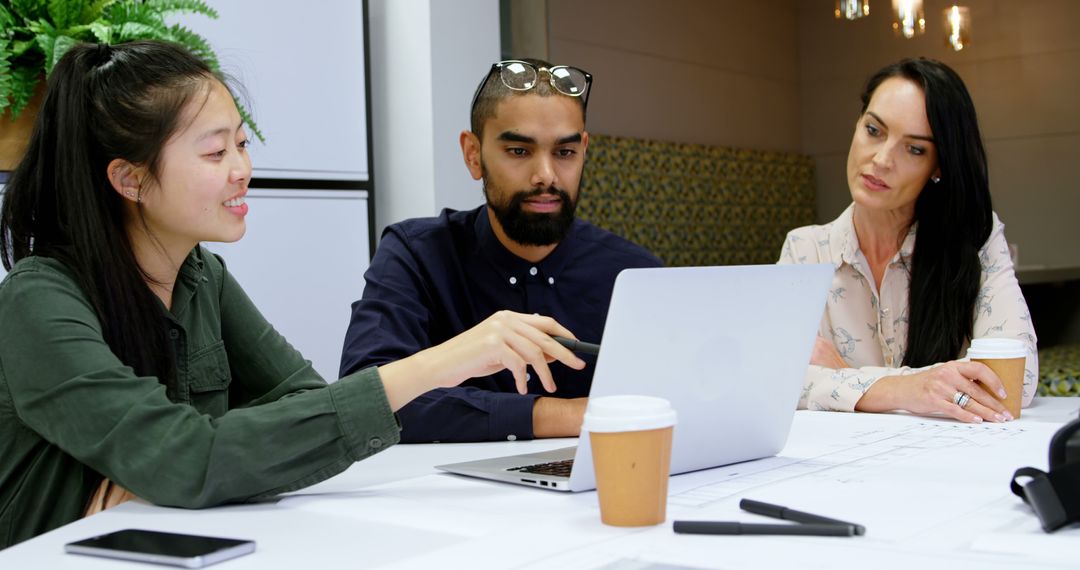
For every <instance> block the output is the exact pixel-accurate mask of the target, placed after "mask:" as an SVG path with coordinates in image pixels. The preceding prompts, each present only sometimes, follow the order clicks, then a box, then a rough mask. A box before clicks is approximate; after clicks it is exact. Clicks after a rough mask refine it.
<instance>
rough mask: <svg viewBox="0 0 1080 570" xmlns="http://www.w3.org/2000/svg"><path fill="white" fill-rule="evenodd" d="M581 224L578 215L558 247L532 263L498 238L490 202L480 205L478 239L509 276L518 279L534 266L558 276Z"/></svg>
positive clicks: (490, 256)
mask: <svg viewBox="0 0 1080 570" xmlns="http://www.w3.org/2000/svg"><path fill="white" fill-rule="evenodd" d="M580 224H581V222H580V221H578V220H576V219H575V220H574V222H573V223H572V224H570V228H569V229H568V230H567V231H566V235H565V236H563V239H562V240H560V241H559V244H558V245H557V246H556V247H555V249H553V250H552V251H551V253H549V254H548V255H547V257H545V258H544V259H541V260H540V261H537V262H535V263H533V262H530V261H528V260H525V259H522V258H520V257H518V256H516V255H514V254H513V253H511V252H510V250H509V249H506V246H504V245H503V244H502V242H500V241H499V237H498V236H497V235H495V229H494V228H492V227H491V220H490V219H489V218H488V208H487V206H481V207H480V209H479V211H478V212H477V216H476V223H475V231H476V241H477V243H478V244H479V247H480V250H481V252H482V254H483V255H484V256H485V257H487V258H488V259H489V260H490V261H491V262H492V263H493V265H494V266H495V269H496V270H497V271H498V272H499V273H500V274H503V276H504V277H505V278H506V279H508V280H509V278H510V277H515V278H516V279H519V278H520V277H521V276H522V275H524V274H526V273H528V272H529V271H530V270H531V269H532V268H533V267H536V268H538V270H539V271H541V272H543V274H544V275H546V276H549V277H557V275H558V273H559V272H560V271H561V270H562V267H563V265H564V264H565V262H566V259H567V258H568V257H569V255H570V252H571V250H572V249H573V245H572V242H573V241H574V236H575V234H576V233H577V229H578V226H579V225H580Z"/></svg>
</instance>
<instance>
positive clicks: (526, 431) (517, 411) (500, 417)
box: [488, 393, 539, 441]
mask: <svg viewBox="0 0 1080 570" xmlns="http://www.w3.org/2000/svg"><path fill="white" fill-rule="evenodd" d="M491 396H492V399H491V408H490V410H491V412H490V413H491V416H490V421H489V423H488V439H489V440H491V441H506V440H510V441H514V440H517V439H532V438H533V425H532V413H533V406H534V405H535V404H536V399H537V398H538V397H539V396H538V395H537V394H525V395H522V394H512V393H511V394H507V393H493V394H492V395H491Z"/></svg>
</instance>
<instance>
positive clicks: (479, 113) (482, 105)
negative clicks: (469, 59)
mask: <svg viewBox="0 0 1080 570" xmlns="http://www.w3.org/2000/svg"><path fill="white" fill-rule="evenodd" d="M519 61H524V62H525V63H530V64H532V65H533V66H534V67H536V68H537V69H540V68H547V69H551V68H552V67H553V66H552V65H551V64H550V63H548V62H546V61H544V60H542V59H535V58H530V57H524V58H521V59H520V60H519ZM498 76H499V68H498V67H496V66H494V65H493V66H491V69H489V70H488V72H487V74H486V75H484V78H483V79H482V80H481V83H480V85H479V86H477V89H479V91H478V93H477V96H476V103H475V104H474V105H473V108H472V116H471V117H470V123H469V128H470V129H471V130H472V132H473V133H474V134H476V136H477V138H479V139H481V140H483V138H484V123H486V122H487V121H488V119H490V118H492V117H494V116H495V108H496V107H498V106H499V103H500V102H502V101H503V100H505V99H509V98H510V97H515V96H520V95H539V96H541V97H548V96H550V95H560V96H563V97H569V95H564V94H562V93H559V92H558V91H556V90H555V88H554V87H552V86H551V81H550V79H551V77H550V75H549V74H548V73H547V72H546V71H542V72H540V73H539V76H538V77H537V78H536V86H535V87H533V88H532V89H529V90H527V91H515V90H513V89H510V88H509V87H507V86H506V85H504V84H503V82H502V80H500V79H499V77H498ZM574 99H577V103H578V105H581V120H582V122H584V121H585V101H584V100H583V99H582V98H581V97H574Z"/></svg>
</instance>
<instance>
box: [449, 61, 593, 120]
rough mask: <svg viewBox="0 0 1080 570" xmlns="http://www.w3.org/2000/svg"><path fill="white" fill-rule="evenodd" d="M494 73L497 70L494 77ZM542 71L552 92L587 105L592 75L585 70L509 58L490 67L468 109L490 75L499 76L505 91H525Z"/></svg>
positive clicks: (534, 84) (476, 98) (473, 106)
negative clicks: (542, 65)
mask: <svg viewBox="0 0 1080 570" xmlns="http://www.w3.org/2000/svg"><path fill="white" fill-rule="evenodd" d="M496 71H498V73H497V74H496V73H495V72H496ZM542 72H546V73H547V75H548V81H549V82H550V83H551V87H552V88H553V89H555V90H556V91H558V92H559V93H562V94H563V95H567V96H570V97H581V98H582V99H581V103H582V106H583V107H587V106H588V105H589V86H590V85H592V75H590V74H589V73H588V72H587V71H585V70H582V69H578V68H576V67H571V66H569V65H554V66H551V67H537V66H535V65H533V64H531V63H529V62H527V61H521V60H518V59H508V60H505V61H500V62H497V63H494V64H492V65H491V70H490V71H488V74H487V75H485V76H484V80H483V81H482V82H480V86H479V87H477V88H476V93H475V94H473V99H472V105H470V106H469V109H470V110H474V109H476V101H477V100H478V99H479V98H480V92H482V91H483V90H484V87H485V86H486V85H487V82H488V81H490V80H491V76H492V75H498V76H499V79H500V80H501V81H502V83H503V85H505V86H506V88H507V89H511V90H514V91H528V90H530V89H532V88H533V87H536V86H537V84H539V82H540V75H541V73H542Z"/></svg>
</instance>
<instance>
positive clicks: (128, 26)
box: [113, 22, 165, 43]
mask: <svg viewBox="0 0 1080 570" xmlns="http://www.w3.org/2000/svg"><path fill="white" fill-rule="evenodd" d="M113 32H114V33H116V32H119V33H116V35H117V37H116V42H117V43H120V42H126V41H131V40H145V39H159V38H161V37H162V36H163V35H164V32H165V29H164V26H153V25H150V24H144V23H141V22H127V23H125V24H123V25H121V26H120V29H119V30H117V29H116V28H115V27H114V28H113Z"/></svg>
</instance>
